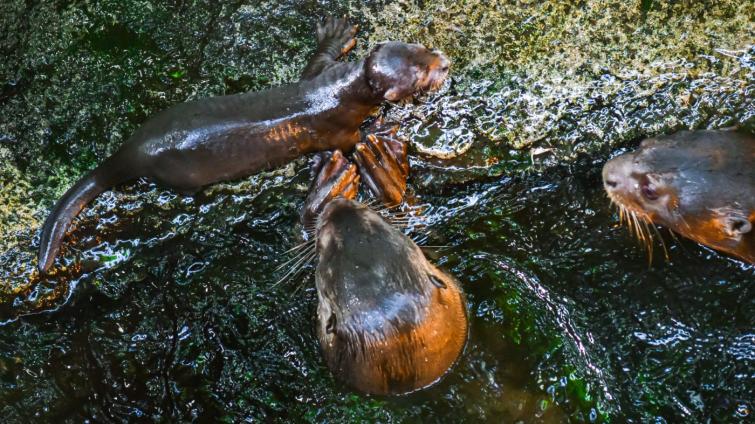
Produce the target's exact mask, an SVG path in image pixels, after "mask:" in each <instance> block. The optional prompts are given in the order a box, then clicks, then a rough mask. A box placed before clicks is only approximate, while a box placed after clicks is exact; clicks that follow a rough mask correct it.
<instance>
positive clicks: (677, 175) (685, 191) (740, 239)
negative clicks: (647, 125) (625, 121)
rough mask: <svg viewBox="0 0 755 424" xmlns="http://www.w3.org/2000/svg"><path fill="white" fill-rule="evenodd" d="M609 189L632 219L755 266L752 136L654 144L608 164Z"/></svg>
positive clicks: (679, 136) (717, 134)
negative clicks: (664, 227) (650, 223)
mask: <svg viewBox="0 0 755 424" xmlns="http://www.w3.org/2000/svg"><path fill="white" fill-rule="evenodd" d="M603 184H604V187H605V190H606V192H607V193H608V196H609V197H610V198H611V200H612V201H613V202H614V203H616V204H617V205H618V206H619V207H620V208H621V210H622V212H623V213H624V212H625V213H627V214H629V216H630V217H636V218H638V219H639V220H641V221H644V222H652V223H657V224H661V225H664V226H666V227H668V228H670V229H671V230H673V231H675V232H677V233H679V234H681V235H683V236H685V237H688V238H691V239H692V240H695V241H696V242H698V243H702V244H704V245H707V246H710V247H712V248H714V249H717V250H720V251H722V252H726V253H729V254H731V255H734V256H736V257H739V258H741V259H743V260H745V261H747V262H750V263H755V231H753V225H755V137H753V135H752V134H747V133H744V132H738V131H721V130H719V131H712V130H705V131H682V132H679V133H676V134H673V135H668V136H662V137H656V138H650V139H647V140H645V141H643V142H642V144H641V145H640V148H639V149H638V150H636V151H634V152H632V153H625V154H623V155H620V156H617V157H615V158H613V159H611V160H610V161H608V162H607V163H606V164H605V166H604V167H603ZM638 223H639V222H635V225H636V224H638Z"/></svg>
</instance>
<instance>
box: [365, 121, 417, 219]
mask: <svg viewBox="0 0 755 424" xmlns="http://www.w3.org/2000/svg"><path fill="white" fill-rule="evenodd" d="M391 131H393V130H392V129H391ZM389 133H390V132H389ZM354 160H355V161H356V163H357V165H359V173H360V176H361V177H362V180H364V182H365V183H367V186H368V187H369V188H370V191H372V193H373V194H374V195H375V196H376V197H378V198H379V199H380V200H381V201H382V202H383V203H384V204H386V205H390V206H393V205H398V204H399V203H401V202H402V201H403V200H404V193H406V178H407V177H408V176H409V163H408V161H407V148H406V144H405V143H402V142H401V141H399V140H397V139H395V138H392V137H390V136H386V135H381V136H377V135H375V134H368V135H367V137H366V139H365V141H364V142H362V143H359V144H357V145H356V148H355V153H354Z"/></svg>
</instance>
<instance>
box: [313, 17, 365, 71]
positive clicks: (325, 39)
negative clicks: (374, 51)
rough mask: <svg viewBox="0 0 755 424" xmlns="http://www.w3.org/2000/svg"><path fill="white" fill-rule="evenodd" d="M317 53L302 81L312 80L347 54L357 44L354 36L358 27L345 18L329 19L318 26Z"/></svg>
mask: <svg viewBox="0 0 755 424" xmlns="http://www.w3.org/2000/svg"><path fill="white" fill-rule="evenodd" d="M316 32H317V43H318V46H317V53H315V55H314V56H313V57H312V59H310V61H309V63H308V64H307V67H306V68H304V71H303V72H302V79H310V78H313V77H315V76H317V75H318V74H320V73H321V72H322V71H323V70H324V69H325V68H327V67H328V66H330V65H332V64H333V63H335V61H336V60H337V59H338V58H339V57H341V56H343V55H345V54H347V53H348V52H349V51H350V50H351V49H353V48H354V46H355V45H356V43H357V40H356V39H355V38H354V35H355V34H356V33H357V26H356V25H351V24H350V23H349V21H347V20H346V19H345V18H333V17H329V18H328V19H326V20H325V21H324V22H320V23H318V24H317V31H316Z"/></svg>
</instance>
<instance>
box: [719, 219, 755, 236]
mask: <svg viewBox="0 0 755 424" xmlns="http://www.w3.org/2000/svg"><path fill="white" fill-rule="evenodd" d="M724 231H726V234H728V235H729V236H730V237H734V238H739V237H742V235H743V234H747V233H749V232H750V231H752V223H751V222H750V221H748V220H747V218H744V217H743V216H741V215H738V214H729V215H727V216H726V217H725V218H724Z"/></svg>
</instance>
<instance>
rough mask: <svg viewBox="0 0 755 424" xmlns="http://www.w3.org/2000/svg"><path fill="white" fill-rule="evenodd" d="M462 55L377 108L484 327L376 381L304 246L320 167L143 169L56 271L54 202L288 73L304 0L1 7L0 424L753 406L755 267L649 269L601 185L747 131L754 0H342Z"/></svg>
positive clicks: (752, 90) (685, 257)
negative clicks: (46, 244)
mask: <svg viewBox="0 0 755 424" xmlns="http://www.w3.org/2000/svg"><path fill="white" fill-rule="evenodd" d="M325 9H327V10H329V11H332V12H333V13H337V14H341V13H346V12H348V13H350V14H351V15H352V16H355V18H356V19H357V20H358V21H360V22H361V23H362V26H363V33H362V36H363V37H364V38H362V39H360V43H361V46H362V49H363V50H362V51H361V52H360V53H362V54H363V53H364V51H365V50H364V49H366V47H365V46H369V45H373V44H374V43H375V42H378V41H380V40H382V39H387V38H392V39H403V40H410V41H420V42H423V43H426V44H428V45H432V46H434V47H437V48H440V49H442V50H444V51H445V52H447V53H448V54H449V55H450V56H451V57H452V59H453V61H454V71H453V72H454V73H453V78H452V79H451V80H449V81H448V83H447V84H446V85H445V86H444V87H443V89H442V91H441V92H440V93H438V94H437V95H435V96H432V97H429V98H423V99H420V100H418V101H417V102H415V103H414V104H412V105H390V106H388V107H386V108H385V110H384V111H383V113H384V114H385V115H387V116H389V117H391V118H392V119H394V120H397V121H399V122H400V123H401V126H402V133H403V134H404V135H405V136H406V137H407V138H408V139H409V140H410V141H411V143H412V158H411V160H412V172H413V174H412V176H411V180H410V189H411V190H412V197H413V201H414V202H415V203H416V204H417V205H421V206H423V210H424V213H423V219H422V220H423V222H424V224H425V227H424V228H421V229H417V230H415V231H414V232H413V233H412V235H413V236H416V237H417V238H418V239H419V240H421V241H422V242H423V243H424V244H425V245H427V246H432V247H428V248H426V250H427V252H426V253H427V254H428V256H430V257H431V258H432V259H433V261H434V262H436V263H438V264H440V265H441V266H442V267H443V268H444V269H446V270H448V271H450V272H451V273H452V274H453V275H455V276H456V277H457V278H458V279H459V280H460V281H461V282H462V285H463V287H464V289H465V291H466V293H467V295H468V299H467V300H468V305H469V311H470V316H471V333H470V334H471V335H470V340H469V344H468V345H467V348H466V351H465V354H464V356H463V358H462V360H461V362H460V363H459V364H458V365H457V366H456V367H455V368H454V370H453V371H452V372H451V373H450V374H449V375H448V376H447V377H446V378H445V379H444V380H443V381H442V382H441V383H440V384H438V385H437V386H435V387H433V388H430V389H428V390H425V391H422V392H419V393H416V394H413V395H410V396H406V397H402V398H374V397H364V396H360V395H358V394H355V393H352V392H349V391H348V390H346V389H344V388H342V387H341V385H340V384H339V383H338V382H336V381H334V380H333V379H332V376H331V375H330V373H329V372H328V370H327V368H326V367H325V365H324V364H323V362H322V359H321V357H320V355H319V352H318V347H317V342H316V338H315V336H314V311H315V305H316V295H315V292H314V288H313V287H314V284H313V277H312V272H311V268H310V269H308V270H306V271H305V272H304V273H303V274H302V275H300V276H298V277H296V278H294V279H292V280H291V281H288V282H286V283H285V284H282V285H281V286H279V287H273V286H272V283H273V282H274V281H275V280H277V278H279V277H280V274H281V273H280V272H276V271H275V268H276V267H277V266H278V265H279V264H280V263H282V262H283V261H284V259H285V258H284V257H283V256H282V254H283V252H285V251H286V250H287V249H289V248H290V247H292V246H293V245H294V244H295V243H297V237H298V236H297V234H298V232H299V230H300V229H299V228H298V226H297V219H298V211H299V208H300V207H301V204H302V201H303V197H304V194H305V191H306V188H307V185H308V171H307V167H306V161H305V160H300V161H299V162H297V163H294V164H291V165H290V166H287V167H284V168H281V169H279V170H276V171H273V172H269V173H265V174H260V175H257V176H253V177H250V178H248V179H245V180H243V181H240V182H234V183H228V184H220V185H217V186H213V187H211V188H208V189H207V190H204V191H203V192H201V193H199V194H198V195H197V196H194V197H185V196H180V195H177V194H175V193H173V192H170V191H166V190H164V189H162V188H160V187H156V186H154V185H151V184H149V183H148V182H146V181H139V182H136V183H134V184H129V185H126V186H123V187H119V188H118V190H116V191H112V192H108V193H106V194H104V195H102V196H100V197H99V198H98V199H97V200H96V202H94V203H93V205H92V206H91V207H90V208H87V209H86V210H85V211H84V213H83V214H82V215H81V219H80V220H79V221H78V223H77V228H76V231H74V232H73V234H72V236H71V237H70V238H69V241H68V246H69V247H68V249H67V251H66V252H65V254H64V255H63V263H64V265H65V267H66V269H65V270H63V271H61V272H59V273H57V274H56V275H54V276H53V277H51V278H47V279H41V280H40V279H39V278H38V277H36V276H35V275H34V273H33V269H34V267H35V264H36V260H35V248H36V243H37V237H38V235H37V233H36V231H37V229H38V226H39V224H40V222H41V221H42V220H43V219H44V217H45V216H46V214H47V212H48V210H49V207H50V205H51V204H52V202H53V201H54V200H55V199H56V198H57V197H59V196H60V194H62V192H63V191H64V190H65V189H66V188H67V187H68V186H70V184H72V182H73V181H74V180H75V179H76V178H78V176H80V175H81V174H82V173H83V172H85V171H86V170H87V169H90V168H91V167H93V166H94V164H95V163H97V162H99V161H100V160H102V159H103V158H104V157H105V156H106V155H107V153H108V152H111V151H113V149H114V148H115V147H116V146H117V145H119V144H120V143H121V142H122V141H123V140H124V139H125V137H127V136H128V134H130V133H131V131H133V129H134V128H135V127H136V126H137V125H138V124H139V123H140V122H143V121H144V120H145V119H146V118H147V117H149V116H150V115H152V114H153V113H155V112H156V111H157V110H160V109H163V108H165V107H167V106H169V105H171V104H174V103H176V102H180V101H184V100H186V99H193V98H199V97H205V96H208V95H214V94H221V93H230V92H239V91H243V90H248V89H258V88H260V87H264V86H267V85H270V84H277V83H280V82H283V81H287V80H291V79H293V78H295V76H296V74H297V72H298V70H299V69H300V68H301V66H302V65H303V63H304V61H305V60H306V57H307V54H308V52H310V51H311V50H312V48H313V45H312V39H311V37H310V35H309V34H310V32H311V30H310V28H311V25H313V22H314V21H315V20H316V19H317V17H318V16H321V15H322V14H323V12H322V10H323V6H321V5H318V4H316V3H314V2H313V3H309V2H287V3H281V4H280V5H275V6H273V5H272V3H270V4H267V3H263V4H252V3H246V2H243V1H240V2H236V3H227V4H226V3H216V2H208V3H207V4H192V5H189V4H184V3H183V2H173V3H165V4H150V3H146V2H145V3H144V4H122V3H121V2H115V1H113V2H102V3H101V4H98V5H94V6H93V5H86V4H79V3H78V2H54V3H50V4H37V3H34V2H20V1H18V2H14V1H11V2H7V3H4V4H3V5H2V6H0V12H2V13H0V16H3V18H0V21H2V26H0V28H1V29H2V31H0V50H2V52H3V55H4V57H7V58H8V60H7V61H5V62H4V63H0V75H2V80H0V84H2V85H0V88H1V90H0V161H1V164H0V176H2V181H0V183H1V184H2V185H1V186H0V235H2V240H0V288H1V289H2V290H0V321H2V322H4V325H3V326H2V327H0V410H2V412H3V415H4V416H5V417H7V419H8V420H9V421H19V422H21V421H32V420H39V419H44V420H45V421H51V422H59V421H61V420H63V419H69V420H72V421H81V420H85V419H89V420H92V421H96V422H99V421H125V420H132V421H136V420H140V419H141V420H144V421H153V420H179V419H180V420H192V419H195V420H200V419H206V418H214V419H221V418H222V419H224V420H226V421H238V420H243V419H249V420H280V421H284V420H290V419H297V420H298V419H306V420H310V421H324V420H330V421H336V422H340V421H356V420H378V421H407V422H414V421H418V420H424V421H444V422H448V421H449V420H453V421H457V420H459V421H480V420H482V421H489V422H501V421H503V422H515V421H517V420H522V421H525V422H563V421H567V420H571V421H577V422H582V421H588V422H589V421H606V420H613V421H618V422H623V421H627V420H630V421H633V422H647V421H659V422H664V421H665V422H679V421H691V422H695V421H704V420H706V419H711V420H713V421H724V422H726V421H731V422H736V421H746V420H748V419H751V416H750V415H751V412H750V411H751V408H752V407H753V404H752V399H753V398H755V382H754V381H753V379H754V378H755V377H754V376H755V365H754V364H753V361H754V360H755V322H753V317H754V316H755V300H753V299H755V296H753V293H752V291H753V289H752V282H753V280H755V278H753V277H755V270H754V269H753V267H752V266H746V265H743V264H742V263H741V262H738V261H736V260H733V259H730V258H727V257H725V256H723V255H720V254H718V253H716V252H713V251H711V250H708V249H706V248H704V247H701V246H699V245H697V244H694V243H692V242H689V241H685V240H675V239H673V238H672V237H671V236H670V235H669V234H668V233H666V232H663V231H662V234H663V236H664V238H665V243H666V244H667V246H668V250H669V252H668V256H669V258H668V259H665V258H664V256H663V254H662V249H660V248H659V247H660V245H659V244H656V249H655V253H654V257H653V261H652V263H651V264H650V265H649V264H648V253H647V252H645V251H644V250H643V249H642V248H641V246H640V243H638V242H637V241H635V240H634V239H633V238H632V237H631V235H630V234H629V233H628V231H627V230H626V229H625V228H621V227H618V218H617V216H616V213H615V211H613V210H611V209H610V207H609V205H608V201H607V199H606V197H605V195H604V194H603V191H602V188H601V181H600V168H601V166H602V164H603V163H604V162H605V160H606V159H607V157H609V156H610V155H612V154H615V153H617V152H620V151H624V150H626V149H630V148H633V147H634V146H636V145H637V143H638V142H639V140H640V139H641V138H643V137H645V136H649V135H655V134H658V133H662V132H670V131H674V130H678V129H682V128H718V127H723V126H730V125H736V124H739V125H744V126H746V127H749V128H752V125H753V119H754V118H753V116H755V105H754V104H753V102H755V95H754V94H755V78H754V77H753V72H755V61H754V59H753V56H755V49H754V48H753V47H752V45H753V44H754V40H755V36H754V34H755V29H754V27H753V23H752V19H751V17H752V16H754V15H755V10H754V9H755V7H753V6H752V5H750V4H748V3H747V2H717V3H715V4H702V3H700V4H698V3H695V4H671V5H666V4H660V3H659V2H654V1H643V2H640V3H639V4H637V5H634V4H632V5H628V4H624V2H611V1H587V2H582V3H580V4H579V5H576V4H575V5H564V4H561V3H560V2H534V3H532V4H530V3H529V2H514V3H511V4H509V5H506V6H504V5H500V6H498V5H497V4H487V3H485V2H480V3H477V2H470V3H468V4H467V3H465V4H464V5H460V4H456V3H455V2H419V4H417V3H413V2H381V3H370V4H369V5H367V6H362V5H361V4H350V3H348V2H345V3H337V4H333V5H329V6H326V7H325Z"/></svg>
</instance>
